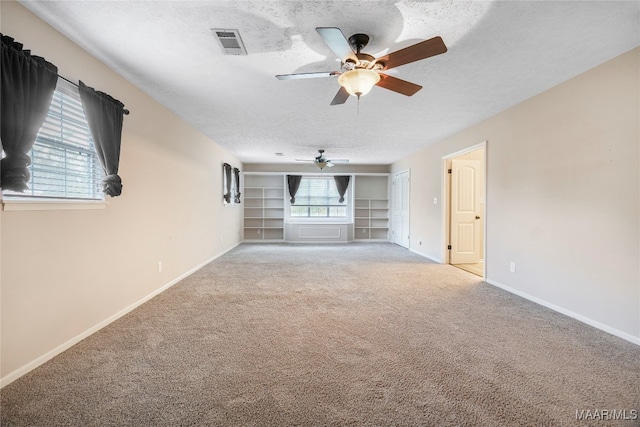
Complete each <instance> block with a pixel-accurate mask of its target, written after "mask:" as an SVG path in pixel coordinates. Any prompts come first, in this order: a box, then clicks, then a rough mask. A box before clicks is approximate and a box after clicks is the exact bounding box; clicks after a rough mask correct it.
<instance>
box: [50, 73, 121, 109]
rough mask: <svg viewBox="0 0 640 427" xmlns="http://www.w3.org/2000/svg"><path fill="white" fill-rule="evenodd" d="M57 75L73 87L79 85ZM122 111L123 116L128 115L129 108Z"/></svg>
mask: <svg viewBox="0 0 640 427" xmlns="http://www.w3.org/2000/svg"><path fill="white" fill-rule="evenodd" d="M58 77H60V78H61V79H62V80H64V81H65V82H69V83H71V84H72V85H74V86H75V87H80V86H78V83H75V82H72V81H71V80H69V79H68V78H66V77H63V76H61V75H60V74H58ZM122 113H123V114H124V115H125V116H128V115H129V110H127V109H126V108H125V109H123V110H122Z"/></svg>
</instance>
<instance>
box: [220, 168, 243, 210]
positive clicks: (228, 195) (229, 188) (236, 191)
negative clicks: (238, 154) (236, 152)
mask: <svg viewBox="0 0 640 427" xmlns="http://www.w3.org/2000/svg"><path fill="white" fill-rule="evenodd" d="M222 194H223V195H222V200H223V203H224V204H225V205H239V204H240V195H241V193H240V169H238V168H234V167H233V166H231V165H230V164H229V163H223V164H222Z"/></svg>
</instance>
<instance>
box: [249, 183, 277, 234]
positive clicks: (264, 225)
mask: <svg viewBox="0 0 640 427" xmlns="http://www.w3.org/2000/svg"><path fill="white" fill-rule="evenodd" d="M243 232H244V239H245V240H249V241H282V240H284V179H283V177H282V175H270V174H250V173H245V174H244V226H243Z"/></svg>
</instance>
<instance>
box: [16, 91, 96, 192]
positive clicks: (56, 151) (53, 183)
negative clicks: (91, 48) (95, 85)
mask: <svg viewBox="0 0 640 427" xmlns="http://www.w3.org/2000/svg"><path fill="white" fill-rule="evenodd" d="M29 156H30V157H31V165H30V166H29V171H30V172H31V178H30V180H29V182H28V185H29V189H28V190H26V191H25V192H24V193H14V192H5V195H10V196H11V195H15V196H21V197H24V196H28V197H51V198H69V199H89V200H102V199H103V198H104V194H103V192H102V188H101V182H102V179H103V178H104V171H103V168H102V165H101V164H100V162H99V160H98V157H97V155H96V151H95V147H94V145H93V138H92V137H91V131H90V130H89V126H88V124H87V120H86V117H85V115H84V111H83V109H82V103H81V102H80V95H79V94H78V89H77V88H76V87H75V86H73V85H71V84H69V83H67V82H65V81H64V80H62V79H58V85H57V87H56V91H55V93H54V95H53V99H52V101H51V105H50V107H49V112H48V114H47V118H46V119H45V122H44V123H43V125H42V127H41V128H40V131H39V132H38V136H37V138H36V141H35V143H34V146H33V148H32V150H31V151H30V153H29Z"/></svg>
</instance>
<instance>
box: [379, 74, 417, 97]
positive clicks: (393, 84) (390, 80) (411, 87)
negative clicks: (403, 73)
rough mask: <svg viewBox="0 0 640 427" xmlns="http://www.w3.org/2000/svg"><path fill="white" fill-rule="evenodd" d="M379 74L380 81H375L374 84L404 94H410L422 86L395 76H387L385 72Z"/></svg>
mask: <svg viewBox="0 0 640 427" xmlns="http://www.w3.org/2000/svg"><path fill="white" fill-rule="evenodd" d="M379 74H380V77H381V78H380V81H379V82H378V83H376V86H380V87H383V88H385V89H389V90H392V91H394V92H398V93H400V94H402V95H406V96H411V95H413V94H414V93H416V92H417V91H419V90H420V89H422V86H420V85H417V84H415V83H411V82H408V81H406V80H402V79H399V78H397V77H393V76H389V75H387V74H382V73H379Z"/></svg>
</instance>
